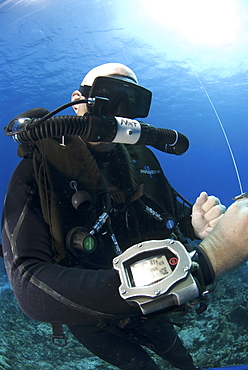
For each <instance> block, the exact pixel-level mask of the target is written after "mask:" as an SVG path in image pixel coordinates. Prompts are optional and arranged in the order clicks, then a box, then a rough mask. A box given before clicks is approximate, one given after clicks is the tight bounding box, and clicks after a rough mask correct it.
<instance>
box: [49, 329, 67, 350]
mask: <svg viewBox="0 0 248 370" xmlns="http://www.w3.org/2000/svg"><path fill="white" fill-rule="evenodd" d="M51 325H52V329H53V334H52V344H53V345H54V346H56V347H65V346H66V345H67V340H66V336H65V334H64V332H63V326H62V324H51Z"/></svg>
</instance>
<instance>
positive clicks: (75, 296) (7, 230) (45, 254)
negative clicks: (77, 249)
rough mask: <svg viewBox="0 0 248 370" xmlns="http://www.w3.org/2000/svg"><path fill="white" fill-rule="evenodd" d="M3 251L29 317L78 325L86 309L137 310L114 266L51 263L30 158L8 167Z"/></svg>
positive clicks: (121, 313)
mask: <svg viewBox="0 0 248 370" xmlns="http://www.w3.org/2000/svg"><path fill="white" fill-rule="evenodd" d="M2 244H3V253H4V260H5V265H6V269H7V272H8V276H9V279H10V282H11V284H12V287H13V291H14V294H15V296H16V298H17V301H18V303H19V305H20V307H21V308H22V310H23V312H24V313H25V314H26V315H27V316H29V317H30V318H33V319H35V320H39V321H44V322H62V323H65V324H73V325H78V324H82V323H84V322H85V320H86V318H87V317H89V315H91V316H94V317H96V318H97V317H102V318H112V315H114V316H115V317H126V316H132V315H139V314H140V313H141V311H140V309H139V308H138V306H137V305H135V306H130V305H129V304H127V303H126V302H125V300H123V299H122V298H121V297H120V295H119V292H118V287H119V285H120V281H119V276H118V273H117V272H116V271H115V270H97V271H96V270H85V269H76V268H71V267H63V266H60V265H57V264H55V262H54V259H53V254H52V249H51V236H50V232H49V227H48V225H47V224H46V223H45V221H44V219H43V217H42V212H41V207H40V202H39V195H38V189H37V185H36V182H35V179H34V175H33V169H32V162H31V160H27V159H25V160H23V161H22V162H21V163H20V164H19V166H18V167H17V169H16V171H15V172H14V174H13V176H12V178H11V181H10V184H9V187H8V192H7V196H6V201H5V207H4V214H3V241H2Z"/></svg>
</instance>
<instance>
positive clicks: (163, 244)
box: [113, 239, 200, 315]
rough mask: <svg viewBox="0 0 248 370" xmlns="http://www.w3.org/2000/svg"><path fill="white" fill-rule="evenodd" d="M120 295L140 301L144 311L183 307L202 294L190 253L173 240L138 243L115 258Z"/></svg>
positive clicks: (133, 300)
mask: <svg viewBox="0 0 248 370" xmlns="http://www.w3.org/2000/svg"><path fill="white" fill-rule="evenodd" d="M113 266H114V269H115V270H117V271H118V272H119V276H120V280H121V285H120V287H119V292H120V295H121V297H122V298H123V299H125V300H127V302H130V303H131V302H136V303H138V304H139V306H140V308H141V310H142V312H143V314H145V315H146V314H150V313H152V312H155V311H159V310H163V309H167V308H169V307H172V306H181V305H183V304H185V303H187V302H190V301H192V300H194V299H196V298H198V297H199V295H200V291H199V288H198V285H197V283H196V281H195V279H194V278H193V276H192V274H191V268H192V261H191V258H190V254H189V253H188V252H187V250H186V248H185V247H184V245H183V244H182V243H180V242H179V241H176V240H172V239H165V240H151V241H145V242H142V243H139V244H135V245H133V246H132V247H130V248H128V249H127V250H126V251H125V252H123V253H122V254H121V255H119V256H118V257H115V258H114V259H113Z"/></svg>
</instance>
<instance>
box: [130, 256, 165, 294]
mask: <svg viewBox="0 0 248 370" xmlns="http://www.w3.org/2000/svg"><path fill="white" fill-rule="evenodd" d="M130 271H131V273H132V282H133V286H135V287H142V286H146V285H151V284H154V283H156V282H157V281H159V280H161V279H163V278H165V277H166V276H168V275H170V274H171V273H172V269H171V267H170V265H169V263H168V261H167V258H166V256H165V255H164V254H161V255H157V256H154V257H149V258H146V259H143V260H140V261H137V262H135V263H133V264H131V265H130Z"/></svg>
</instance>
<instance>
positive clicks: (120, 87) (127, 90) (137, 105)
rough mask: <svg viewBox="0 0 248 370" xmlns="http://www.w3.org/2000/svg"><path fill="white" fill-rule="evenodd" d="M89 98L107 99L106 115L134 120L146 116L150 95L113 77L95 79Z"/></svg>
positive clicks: (145, 90) (143, 89) (141, 88)
mask: <svg viewBox="0 0 248 370" xmlns="http://www.w3.org/2000/svg"><path fill="white" fill-rule="evenodd" d="M89 96H90V97H92V98H94V97H95V96H99V97H104V98H108V99H109V107H108V110H107V114H108V115H114V116H119V117H126V118H136V117H146V116H147V115H148V113H149V109H150V105H151V97H152V93H151V92H150V91H149V90H147V89H145V88H144V87H141V86H139V85H136V84H134V83H131V82H126V81H123V80H120V79H117V78H113V77H97V78H96V79H95V81H94V83H93V85H92V88H91V89H90V92H89Z"/></svg>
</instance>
